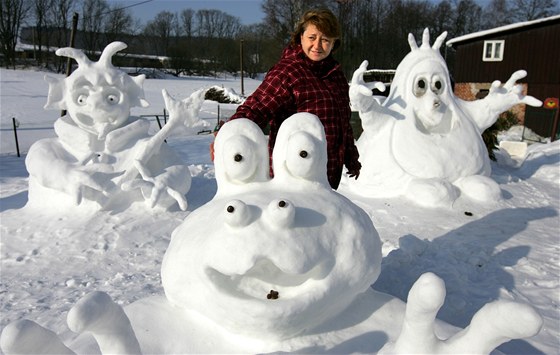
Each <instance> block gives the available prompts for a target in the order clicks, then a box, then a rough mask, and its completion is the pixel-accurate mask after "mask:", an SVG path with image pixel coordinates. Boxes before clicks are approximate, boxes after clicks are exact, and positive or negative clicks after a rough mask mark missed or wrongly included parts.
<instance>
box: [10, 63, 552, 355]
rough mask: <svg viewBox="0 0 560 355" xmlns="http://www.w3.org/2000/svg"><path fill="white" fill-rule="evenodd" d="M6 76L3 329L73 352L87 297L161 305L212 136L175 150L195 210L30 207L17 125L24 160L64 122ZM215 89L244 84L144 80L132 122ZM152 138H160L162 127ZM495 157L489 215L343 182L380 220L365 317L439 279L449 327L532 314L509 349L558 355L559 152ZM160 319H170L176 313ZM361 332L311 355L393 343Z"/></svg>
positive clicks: (27, 78)
mask: <svg viewBox="0 0 560 355" xmlns="http://www.w3.org/2000/svg"><path fill="white" fill-rule="evenodd" d="M0 74H1V88H2V92H1V96H0V99H1V102H0V103H1V110H2V118H1V119H2V121H1V128H2V131H1V132H0V134H1V135H0V138H1V151H0V152H1V153H2V155H0V161H1V170H0V179H1V180H0V182H1V191H0V210H1V214H0V218H1V220H0V225H1V230H0V231H1V285H0V300H1V309H0V312H1V315H2V319H1V323H0V327H1V328H4V326H6V325H7V324H8V323H10V322H13V321H16V320H19V319H22V318H27V319H30V320H33V321H35V322H37V323H39V324H40V325H42V326H44V327H46V328H48V329H51V330H53V331H54V332H56V333H57V334H59V335H61V338H62V339H63V340H64V341H65V343H66V344H69V343H71V342H72V340H74V339H75V338H76V334H75V333H72V332H71V331H69V330H68V327H67V325H66V319H65V318H66V314H67V313H68V311H69V310H70V308H71V307H72V306H74V305H75V304H76V303H77V302H78V300H79V299H81V298H82V297H83V296H84V295H86V294H90V293H91V292H93V291H104V292H106V293H108V294H109V295H110V296H111V298H113V300H115V302H116V303H117V304H119V305H123V306H124V305H128V304H131V303H133V302H135V301H138V300H144V301H143V302H147V303H148V306H149V305H150V302H153V300H154V298H153V297H151V296H154V297H156V298H155V299H157V297H162V295H163V289H162V286H161V279H160V269H161V262H162V260H163V256H164V253H165V251H166V250H167V247H168V245H169V241H170V236H171V233H172V232H173V230H175V228H176V227H177V226H178V225H179V224H181V222H182V221H183V220H184V219H185V217H186V216H187V215H189V214H190V213H191V212H193V211H195V210H196V209H197V208H198V207H201V206H202V205H204V204H206V203H207V202H209V201H210V200H211V199H212V198H213V197H214V195H215V193H216V191H217V184H216V175H215V172H214V165H213V164H212V162H211V161H210V159H209V154H208V146H209V144H210V142H211V141H212V139H213V137H212V136H210V135H191V136H177V137H173V138H170V139H168V143H169V146H170V147H171V148H173V149H175V150H176V151H177V152H178V154H179V155H180V156H181V157H182V159H183V160H184V161H185V162H186V163H187V164H188V165H189V170H190V171H191V174H192V176H193V180H192V187H191V189H190V190H189V192H188V194H187V200H188V201H189V208H188V210H187V211H185V212H182V211H179V210H173V211H169V212H158V211H153V212H147V211H146V209H144V208H131V209H128V210H125V211H124V212H121V213H118V214H115V213H109V212H94V213H75V212H73V213H66V214H62V213H56V212H54V211H51V210H48V209H45V208H43V209H39V208H31V207H24V205H25V204H26V202H27V185H28V173H27V172H26V170H25V165H24V162H23V157H22V158H18V157H16V156H15V154H14V152H15V146H14V143H13V142H14V141H13V136H12V135H11V134H12V130H11V127H10V124H11V118H12V117H16V118H17V119H18V120H19V121H20V131H19V137H18V138H19V141H20V149H21V151H22V152H24V153H26V152H27V151H28V149H29V146H30V145H31V144H32V143H33V142H35V141H36V140H38V139H39V138H42V137H54V136H55V135H54V131H53V130H52V125H53V122H54V121H55V120H56V118H57V117H56V116H57V115H56V114H53V112H52V111H51V112H49V111H44V110H43V109H42V107H43V106H44V104H45V102H46V93H47V84H46V83H45V82H43V80H42V77H43V75H44V73H40V72H30V71H7V70H4V69H2V70H1V71H0ZM216 84H217V85H223V86H225V87H232V88H234V89H237V88H238V83H237V82H236V81H233V80H229V79H207V78H200V79H175V80H146V82H145V85H144V88H145V92H146V99H147V100H148V102H150V103H151V107H150V108H148V109H140V108H136V109H133V113H135V114H153V113H156V112H158V113H159V112H161V111H162V109H163V107H164V103H163V99H162V97H161V90H162V89H167V90H168V91H169V92H170V94H171V95H172V96H174V97H178V98H181V97H187V96H189V95H190V94H191V93H193V92H195V91H196V90H198V89H199V88H201V87H209V86H211V85H216ZM258 84H259V83H258V82H257V81H251V80H248V81H247V82H246V87H248V88H250V89H249V90H254V88H256V86H257V85H258ZM217 107H218V105H217V104H216V103H213V102H205V104H204V106H203V108H202V111H201V116H202V118H204V119H207V120H208V121H209V122H216V118H217V117H216V116H217ZM234 107H235V106H234V105H233V106H232V105H229V106H228V105H221V110H220V111H221V112H222V114H223V113H224V108H225V109H226V110H227V109H229V110H233V109H234ZM135 110H137V111H136V112H134V111H135ZM225 116H226V115H225V114H224V115H223V116H222V117H225ZM153 127H154V130H156V127H157V126H156V124H155V123H153ZM497 155H498V161H499V163H492V175H491V178H492V179H493V180H495V181H496V182H497V183H498V184H499V186H500V188H501V189H502V194H503V196H504V198H503V200H501V201H499V202H497V203H496V204H492V205H491V204H484V205H481V204H477V203H475V202H473V201H470V200H468V199H466V198H461V197H460V198H459V199H458V200H456V201H455V203H454V204H453V206H452V207H451V208H436V209H429V208H419V207H417V206H414V205H411V204H410V203H409V202H407V200H406V199H404V198H378V199H374V198H365V197H362V196H359V195H357V194H356V192H355V191H349V190H348V189H347V185H346V184H344V183H343V184H342V186H341V188H340V189H339V192H341V193H342V194H343V195H344V196H346V197H347V198H349V199H350V200H352V201H353V202H354V203H356V204H357V205H358V206H360V207H362V208H363V209H364V211H365V212H366V213H367V214H368V215H369V216H371V219H372V221H373V224H374V225H375V228H376V229H377V231H378V232H379V235H380V238H381V241H382V242H383V249H382V250H383V253H382V254H383V260H382V264H381V274H380V276H379V278H378V279H377V281H376V282H375V284H374V285H373V288H374V289H375V290H376V291H377V292H376V291H373V290H370V291H368V295H370V296H371V297H372V299H374V300H376V301H375V302H377V303H376V304H375V302H374V304H371V303H370V304H368V305H365V306H364V304H365V303H367V302H365V301H364V300H362V301H363V302H362V303H361V304H360V305H361V306H364V308H361V307H358V308H356V309H355V310H354V311H356V312H357V313H358V314H359V313H361V312H363V311H364V310H365V309H370V310H371V309H375V308H372V307H377V306H379V305H380V304H382V303H383V302H385V304H386V305H388V306H387V307H389V306H392V305H394V299H392V298H391V297H389V296H388V295H393V296H396V297H398V298H400V299H402V300H406V297H407V294H408V292H409V291H410V289H411V286H412V284H413V283H414V282H415V281H416V280H417V279H418V278H419V276H420V275H422V274H424V273H426V272H432V273H434V274H436V275H438V276H439V277H440V278H441V279H443V280H444V281H445V285H446V289H447V296H446V298H445V302H444V303H443V306H442V308H441V310H440V312H439V314H438V318H440V319H442V320H444V321H445V322H448V323H449V324H452V325H455V326H458V327H465V326H467V325H468V324H469V322H470V321H471V318H472V317H473V315H474V314H475V313H476V312H477V311H478V310H479V309H481V308H482V306H483V305H485V304H487V303H489V302H491V301H493V300H496V299H500V300H505V301H509V300H513V301H517V302H521V303H528V304H530V305H532V306H533V307H535V309H536V310H537V311H538V312H539V314H540V315H541V316H542V317H543V319H544V326H543V328H542V329H541V331H540V333H539V334H538V335H536V336H534V337H532V338H529V339H526V340H513V341H511V342H509V343H507V344H504V345H502V346H501V347H499V348H498V349H499V350H500V351H502V352H504V353H512V354H514V353H546V354H553V353H558V351H559V350H558V349H559V345H560V344H559V334H560V329H559V328H560V324H559V321H560V317H559V310H558V304H559V301H560V300H559V292H558V290H559V276H560V270H559V264H560V262H559V261H560V260H559V256H560V253H559V251H560V250H559V249H560V244H559V230H560V225H559V215H558V212H559V210H560V206H559V201H560V144H559V143H558V142H555V143H552V144H546V145H541V144H538V145H536V144H535V145H531V146H529V149H528V155H527V157H525V159H524V161H523V162H522V164H521V162H520V161H518V160H515V159H514V158H512V157H509V156H507V155H506V154H505V153H504V152H501V151H500V152H498V154H497ZM516 166H519V167H516ZM378 291H381V292H384V294H383V293H379V292H378ZM94 295H95V294H94ZM150 300H152V301H150ZM137 304H140V305H142V303H137ZM158 304H159V305H161V303H156V304H153V305H154V306H156V305H158ZM368 307H369V308H368ZM395 309H396V308H393V310H395ZM154 310H157V308H154ZM161 311H162V313H160V314H162V315H164V314H165V313H164V311H165V310H163V309H162V310H161ZM167 311H168V312H169V310H167ZM378 311H379V309H378ZM401 311H402V309H401V310H400V311H399V312H398V313H397V314H400V312H401ZM370 312H371V311H370ZM155 313H156V314H158V313H157V312H155ZM375 313H377V314H378V317H381V319H380V320H381V321H383V320H385V321H387V322H388V323H390V322H391V318H394V316H395V313H391V312H390V311H385V312H381V311H379V312H374V314H375ZM345 320H346V321H347V319H341V322H344V321H345ZM330 326H333V324H332V323H331V324H330ZM352 331H353V332H354V331H356V330H352ZM359 331H360V333H358V332H356V333H355V334H357V335H358V334H359V336H355V337H353V338H352V337H350V338H351V339H352V341H347V342H338V343H337V341H339V340H340V339H337V338H336V337H333V338H330V339H323V340H322V344H323V345H325V346H326V345H329V346H330V347H329V348H326V347H325V348H321V347H310V348H307V352H315V353H317V352H327V351H330V352H332V353H348V352H372V351H374V350H378V348H377V349H372V347H371V344H372V343H375V340H377V341H379V339H380V338H381V339H383V329H380V330H378V331H373V330H371V331H369V332H368V330H364V329H360V330H359ZM386 331H388V330H386ZM388 332H389V331H388ZM389 333H391V332H389ZM385 337H386V336H385ZM385 339H386V338H385ZM207 340H208V339H207ZM202 341H204V339H202ZM368 344H369V345H368ZM223 351H227V349H223Z"/></svg>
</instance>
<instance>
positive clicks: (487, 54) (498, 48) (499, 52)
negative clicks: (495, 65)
mask: <svg viewBox="0 0 560 355" xmlns="http://www.w3.org/2000/svg"><path fill="white" fill-rule="evenodd" d="M503 59H504V40H499V41H484V51H483V52H482V60H483V61H485V62H501V61H502V60H503Z"/></svg>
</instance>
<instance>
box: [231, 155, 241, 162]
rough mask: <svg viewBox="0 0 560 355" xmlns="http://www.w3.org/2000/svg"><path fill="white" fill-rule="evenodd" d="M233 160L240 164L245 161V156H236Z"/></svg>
mask: <svg viewBox="0 0 560 355" xmlns="http://www.w3.org/2000/svg"><path fill="white" fill-rule="evenodd" d="M233 160H235V161H236V162H240V161H242V160H243V155H241V154H235V156H234V157H233Z"/></svg>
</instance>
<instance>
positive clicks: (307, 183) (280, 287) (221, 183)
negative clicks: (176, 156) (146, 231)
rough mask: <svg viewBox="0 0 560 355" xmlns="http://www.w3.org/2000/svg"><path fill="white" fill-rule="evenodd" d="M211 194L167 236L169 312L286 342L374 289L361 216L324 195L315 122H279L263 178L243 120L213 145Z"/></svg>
mask: <svg viewBox="0 0 560 355" xmlns="http://www.w3.org/2000/svg"><path fill="white" fill-rule="evenodd" d="M215 152H216V154H215V164H216V180H217V183H218V193H217V194H216V196H215V197H214V198H213V199H212V200H211V201H210V202H208V203H207V204H206V205H204V206H202V207H200V208H198V209H196V210H195V211H193V212H192V213H191V214H190V215H189V216H187V218H186V219H185V221H184V222H183V224H181V225H180V226H179V227H178V228H177V229H176V230H175V231H174V232H173V235H172V238H171V243H170V245H169V247H168V249H167V252H166V254H165V257H164V260H163V264H162V269H161V277H162V282H163V287H164V289H165V294H166V296H167V298H168V299H169V301H170V302H171V303H172V304H175V305H178V306H180V307H184V308H186V309H190V310H193V311H196V312H199V313H201V314H202V315H204V316H206V317H207V318H209V319H211V320H213V321H214V322H216V323H217V324H219V325H221V326H223V327H225V328H226V329H228V330H229V331H231V332H234V333H241V334H244V335H248V336H251V337H255V338H258V339H266V338H270V339H272V338H274V339H286V338H290V337H293V336H295V335H298V334H301V333H303V332H305V331H310V330H312V329H313V328H314V327H316V326H318V325H320V324H322V323H323V322H324V321H326V320H327V319H330V318H332V317H334V316H336V315H337V314H339V313H340V312H341V311H343V310H344V309H345V308H347V307H348V305H350V303H351V302H352V301H353V300H354V299H355V297H356V296H357V295H359V294H361V293H363V292H365V291H366V290H367V289H368V288H369V287H370V285H371V284H372V283H373V282H374V281H375V280H376V279H377V277H378V275H379V272H380V265H381V244H380V239H379V236H378V234H377V231H376V230H375V228H374V226H373V224H372V222H371V219H370V218H369V216H368V215H367V214H366V213H365V212H364V211H363V210H362V209H360V208H359V207H357V206H355V205H354V204H353V203H352V202H350V201H349V200H348V199H346V198H345V197H343V196H342V195H340V194H338V193H337V192H334V191H332V189H331V188H330V186H329V184H328V181H327V178H326V177H327V173H326V168H327V154H326V140H325V133H324V130H323V126H322V125H321V122H320V121H319V119H318V118H317V117H316V116H315V115H312V114H309V113H298V114H295V115H293V116H291V117H290V118H288V119H286V121H284V122H283V123H282V126H281V127H280V130H279V132H278V138H277V141H276V145H275V148H274V153H273V161H274V173H275V176H274V178H273V179H271V180H270V178H269V177H268V166H269V163H268V161H269V158H268V154H267V143H266V139H265V137H264V136H263V134H262V132H261V131H260V129H259V128H258V126H257V125H256V124H255V123H253V122H252V121H250V120H247V119H238V120H233V121H231V122H228V123H226V124H225V125H224V126H223V127H222V128H221V129H220V132H219V134H218V135H217V137H216V141H215Z"/></svg>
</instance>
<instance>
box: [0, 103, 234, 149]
mask: <svg viewBox="0 0 560 355" xmlns="http://www.w3.org/2000/svg"><path fill="white" fill-rule="evenodd" d="M234 112H235V110H234V109H230V108H224V107H221V106H220V105H217V106H216V108H215V109H212V110H203V111H201V115H203V116H204V117H205V119H206V120H208V121H209V122H211V123H212V124H215V125H213V126H211V127H210V128H209V129H202V130H200V131H199V132H198V134H210V133H212V132H213V131H214V129H215V128H216V127H217V126H218V124H219V122H220V121H226V120H227V119H228V118H229V117H231V115H233V113H234ZM139 117H142V118H144V119H146V120H148V121H150V122H151V123H152V124H153V127H152V129H153V130H158V129H162V128H163V126H165V124H167V120H168V118H169V113H168V112H167V110H165V109H163V111H162V113H154V114H145V115H139ZM8 122H9V123H8ZM49 137H56V133H55V132H54V121H53V122H50V123H47V122H20V120H19V119H18V117H12V118H11V120H9V121H8V120H4V122H3V123H1V124H0V154H13V153H15V154H17V156H18V157H20V156H21V155H22V154H24V153H26V152H27V151H29V148H30V147H31V145H32V144H33V143H34V142H36V141H37V140H39V139H42V138H49Z"/></svg>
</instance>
